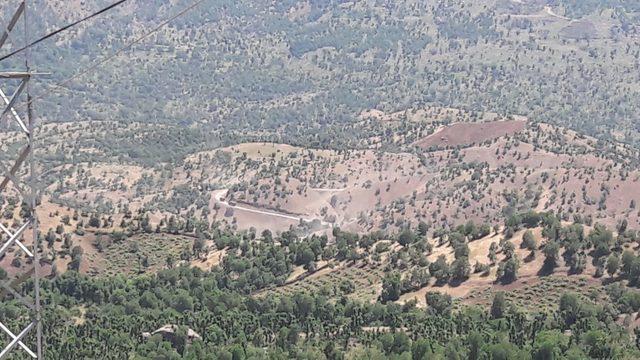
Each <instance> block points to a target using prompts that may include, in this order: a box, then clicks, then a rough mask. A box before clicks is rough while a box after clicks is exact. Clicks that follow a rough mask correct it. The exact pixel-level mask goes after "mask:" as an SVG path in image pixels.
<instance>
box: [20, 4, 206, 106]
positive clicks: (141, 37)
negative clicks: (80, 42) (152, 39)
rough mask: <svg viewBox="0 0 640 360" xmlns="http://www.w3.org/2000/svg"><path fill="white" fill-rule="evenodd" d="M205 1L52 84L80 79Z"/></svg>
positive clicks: (34, 98)
mask: <svg viewBox="0 0 640 360" xmlns="http://www.w3.org/2000/svg"><path fill="white" fill-rule="evenodd" d="M203 2H205V0H197V1H195V2H193V3H192V4H191V5H189V6H187V7H185V8H184V9H182V10H180V11H179V12H177V13H176V14H174V15H172V16H170V17H168V18H167V19H165V20H163V21H162V22H160V23H159V24H158V25H156V26H155V27H154V28H152V29H151V30H149V31H148V32H146V33H144V34H143V35H141V36H140V37H138V38H136V39H134V40H132V41H131V42H129V43H127V44H126V45H124V46H123V47H121V48H120V49H118V50H117V51H115V52H114V53H113V54H111V55H109V56H107V57H106V58H104V59H102V60H100V61H98V62H96V63H94V64H92V65H91V66H89V67H87V68H86V69H84V70H81V71H79V72H77V73H76V74H74V75H72V76H71V77H69V78H67V79H65V80H62V81H60V82H57V83H55V84H51V86H54V87H63V86H65V85H66V84H68V83H70V82H71V81H73V80H76V79H78V78H80V77H82V76H84V75H86V74H88V73H90V72H92V71H94V70H95V69H97V68H98V67H100V66H102V65H104V64H106V63H107V62H109V61H111V60H113V59H115V58H116V57H118V56H120V55H121V54H122V53H124V52H125V51H127V50H128V49H130V48H131V47H133V46H134V45H136V44H138V43H140V42H142V41H143V40H145V39H147V38H148V37H149V36H151V35H153V34H155V33H156V32H158V31H159V30H160V29H162V28H163V27H165V26H166V25H168V24H169V23H171V22H172V21H174V20H176V19H178V18H179V17H181V16H183V15H185V14H187V13H188V12H189V11H191V10H193V9H194V8H196V7H197V6H198V5H200V4H202V3H203ZM44 97H45V96H44V95H41V96H36V97H33V98H32V99H31V100H29V101H27V102H26V103H21V104H20V106H25V105H29V104H32V103H33V102H35V101H37V100H40V99H42V98H44ZM16 107H18V106H16Z"/></svg>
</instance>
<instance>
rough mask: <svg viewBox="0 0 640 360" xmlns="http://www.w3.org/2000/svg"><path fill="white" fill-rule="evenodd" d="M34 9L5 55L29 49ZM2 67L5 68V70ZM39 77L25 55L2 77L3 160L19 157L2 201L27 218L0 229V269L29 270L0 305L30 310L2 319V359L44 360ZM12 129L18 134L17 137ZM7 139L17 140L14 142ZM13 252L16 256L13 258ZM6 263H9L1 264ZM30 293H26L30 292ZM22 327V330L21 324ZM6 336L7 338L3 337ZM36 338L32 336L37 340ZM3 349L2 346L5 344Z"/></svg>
mask: <svg viewBox="0 0 640 360" xmlns="http://www.w3.org/2000/svg"><path fill="white" fill-rule="evenodd" d="M27 10H28V4H27V2H26V0H23V1H21V2H20V4H19V6H18V9H17V10H16V12H15V13H14V15H13V17H12V18H11V20H10V21H9V24H8V25H6V26H5V27H4V28H2V27H0V31H1V32H2V35H0V50H2V47H3V46H4V45H5V43H7V40H12V43H13V45H14V46H18V44H17V42H18V41H17V39H18V38H20V37H23V38H24V39H23V40H24V44H25V46H27V45H28V44H29V24H28V21H27ZM21 21H22V22H23V23H24V33H23V34H22V36H19V34H18V33H17V32H18V31H17V29H16V27H17V26H18V25H20V24H19V23H20V22H21ZM1 65H2V64H0V66H1ZM35 75H37V74H36V73H34V72H32V71H31V69H30V65H29V51H28V50H27V51H26V52H25V55H24V69H20V70H16V71H4V72H3V71H0V98H1V99H0V108H2V112H1V113H0V130H7V131H6V132H5V133H4V134H2V133H0V136H4V137H3V138H2V139H3V141H1V142H0V156H1V155H4V156H2V157H0V160H3V159H6V158H7V156H8V155H10V154H9V152H13V153H14V154H11V156H12V157H13V159H12V160H13V161H11V162H10V163H9V165H10V167H9V166H5V164H4V163H2V162H0V180H1V182H0V198H2V197H6V196H4V195H12V196H13V195H15V196H18V197H20V198H21V200H22V204H23V209H26V211H23V213H22V214H23V216H22V218H23V219H21V220H16V221H15V222H14V223H16V224H17V225H10V226H5V225H4V224H2V223H0V267H5V270H7V268H9V267H10V266H9V265H6V264H8V263H9V262H8V261H6V260H7V259H6V258H5V257H8V258H14V259H15V258H18V257H19V256H22V255H23V254H24V256H26V258H27V262H26V263H27V265H26V267H18V269H19V270H18V273H17V274H16V268H15V267H12V269H10V270H11V271H7V273H8V274H11V275H10V276H8V277H7V278H8V280H0V287H1V289H0V290H2V291H3V294H4V297H3V298H0V301H7V298H12V299H14V300H15V301H17V302H19V303H20V304H21V305H24V306H25V307H26V310H27V313H28V315H25V316H24V318H22V319H20V321H17V322H16V321H15V320H14V322H13V323H12V324H9V323H8V322H7V319H3V318H1V317H0V330H2V332H3V333H4V334H6V335H7V336H8V337H9V340H8V341H5V342H4V347H3V348H2V351H1V352H0V359H5V358H7V357H8V356H9V355H10V354H11V353H12V352H17V351H22V352H26V354H28V356H30V357H32V358H34V359H42V358H43V353H42V307H41V303H40V275H41V274H40V270H41V269H40V256H39V245H40V241H39V239H38V219H37V215H36V204H37V190H36V164H35V159H34V145H35V143H34V129H35V123H34V119H33V114H32V109H31V102H32V100H31V97H30V94H29V82H30V81H31V80H32V78H33V77H34V76H35ZM6 89H10V90H12V92H11V93H9V92H7V93H5V90H6ZM24 102H26V106H25V107H24V108H25V110H24V111H22V112H23V114H21V113H20V111H18V110H17V106H18V105H19V104H21V103H24ZM11 125H13V127H12V126H11ZM11 129H15V131H12V130H11ZM7 136H9V137H11V138H10V140H11V141H10V142H9V141H7V139H8V138H7ZM4 142H6V143H11V144H12V145H13V144H15V143H16V142H22V143H23V144H21V146H22V147H21V148H19V149H20V150H18V151H17V153H15V147H13V149H11V147H9V146H7V145H5V144H3V143H4ZM10 250H13V252H11V251H10ZM3 258H5V261H1V259H3ZM29 279H31V280H32V282H33V286H28V287H25V288H28V293H25V292H23V291H22V290H20V289H19V288H18V289H16V287H17V286H18V285H20V283H22V282H24V281H27V280H29ZM25 291H26V290H25ZM16 323H17V324H21V325H17V324H16ZM18 326H20V328H19V329H15V328H14V329H10V327H18ZM33 331H35V333H36V334H35V343H33V344H27V343H26V342H27V335H29V334H30V333H32V332H33ZM0 334H1V333H0ZM32 338H33V336H29V339H32ZM0 344H1V342H0Z"/></svg>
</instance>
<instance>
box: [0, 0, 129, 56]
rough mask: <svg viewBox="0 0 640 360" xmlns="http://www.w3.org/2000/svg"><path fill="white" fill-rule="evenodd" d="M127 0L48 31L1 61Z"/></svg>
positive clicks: (120, 0)
mask: <svg viewBox="0 0 640 360" xmlns="http://www.w3.org/2000/svg"><path fill="white" fill-rule="evenodd" d="M127 1H129V0H119V1H116V2H115V3H113V4H111V5H109V6H107V7H105V8H102V9H100V10H99V11H97V12H94V13H93V14H91V15H88V16H85V17H83V18H82V19H80V20H77V21H74V22H72V23H70V24H68V25H65V26H63V27H61V28H59V29H57V30H55V31H52V32H50V33H48V34H47V35H45V36H43V37H41V38H39V39H37V40H35V41H33V42H31V43H29V44H27V45H25V46H23V47H21V48H19V49H17V50H15V51H12V52H10V53H9V54H7V55H4V56H2V57H0V61H3V60H6V59H8V58H10V57H12V56H15V55H17V54H19V53H21V52H23V51H25V50H27V49H29V48H31V47H33V46H35V45H37V44H39V43H41V42H43V41H45V40H47V39H49V38H52V37H54V36H56V35H58V34H60V33H61V32H64V31H67V30H69V29H71V28H72V27H75V26H77V25H79V24H81V23H83V22H85V21H88V20H90V19H92V18H94V17H96V16H98V15H100V14H103V13H105V12H107V11H109V10H111V9H113V8H115V7H118V6H120V5H122V4H124V3H125V2H127Z"/></svg>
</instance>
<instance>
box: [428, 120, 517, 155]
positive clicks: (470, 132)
mask: <svg viewBox="0 0 640 360" xmlns="http://www.w3.org/2000/svg"><path fill="white" fill-rule="evenodd" d="M526 125H527V123H526V121H522V120H509V121H494V122H486V123H456V124H453V125H451V126H448V127H446V128H444V129H441V130H439V131H437V132H436V133H434V134H431V135H429V136H427V137H425V138H423V139H421V140H418V141H417V142H416V143H415V145H417V146H419V147H421V148H423V149H428V148H430V147H440V146H459V145H471V144H477V143H481V142H484V141H487V140H492V139H496V138H499V137H502V136H505V135H512V134H515V133H518V132H520V131H522V130H523V129H524V128H525V126H526Z"/></svg>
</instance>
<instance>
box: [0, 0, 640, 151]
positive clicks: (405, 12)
mask: <svg viewBox="0 0 640 360" xmlns="http://www.w3.org/2000/svg"><path fill="white" fill-rule="evenodd" d="M105 3H107V1H97V2H91V3H88V2H81V1H72V2H61V1H56V0H39V1H37V2H36V4H35V5H34V8H35V10H36V11H37V15H38V17H39V24H40V26H39V30H40V31H42V32H44V30H45V28H46V29H51V28H53V27H56V26H59V25H61V24H63V23H66V22H68V21H69V20H70V19H72V18H77V15H78V14H81V13H86V12H89V11H90V10H93V9H96V8H98V6H99V5H103V4H105ZM188 3H189V2H188V1H187V0H178V1H171V2H167V1H161V0H154V1H145V2H132V3H130V4H128V5H127V6H125V7H123V8H122V9H120V10H118V11H116V12H114V13H112V14H110V15H108V16H107V17H105V18H101V19H99V20H96V21H93V22H92V23H90V24H84V25H83V26H82V27H80V28H79V29H76V30H74V31H73V32H71V33H69V34H66V35H65V36H63V37H62V38H60V39H57V40H56V41H55V42H53V41H50V42H47V43H45V44H42V45H39V46H38V47H37V48H36V49H35V50H34V54H35V55H36V59H37V61H36V63H37V64H38V67H39V68H42V69H46V70H50V71H52V72H53V73H54V75H53V76H52V78H51V79H50V80H49V81H44V82H43V83H42V86H41V87H35V88H34V91H39V92H40V93H42V94H46V95H47V96H46V98H45V99H42V100H41V101H39V103H40V105H39V108H40V109H41V111H40V112H39V113H40V115H41V116H42V117H43V118H44V119H46V120H48V121H74V120H117V121H132V120H137V121H144V122H154V123H155V122H165V123H172V124H183V125H186V124H195V123H197V124H201V125H202V126H204V129H207V131H211V132H222V131H223V130H224V133H225V135H227V134H233V136H236V137H239V138H244V139H245V140H247V138H248V137H250V136H248V135H247V134H246V133H245V132H244V131H242V130H246V129H252V130H256V131H257V130H260V131H261V133H262V134H263V135H264V136H271V140H272V141H284V142H289V143H291V142H293V143H298V144H308V143H310V142H311V143H312V144H314V146H316V147H338V146H343V145H344V144H345V143H349V142H350V136H351V134H352V133H351V132H344V131H340V130H341V129H342V126H343V125H344V124H349V123H352V122H353V121H354V119H356V118H357V116H358V115H359V114H360V113H361V112H362V111H363V110H367V109H372V108H373V109H378V110H383V111H385V112H388V113H392V112H396V111H404V110H409V109H419V108H423V107H425V106H428V105H435V106H443V107H453V108H462V109H467V110H475V111H493V112H500V113H503V114H520V115H524V116H527V117H529V118H531V119H533V120H534V121H544V122H550V123H553V124H556V125H561V126H567V127H571V128H575V129H580V130H581V131H585V132H587V133H589V134H592V135H599V136H602V137H607V138H611V137H614V138H617V139H618V140H622V141H627V142H633V143H637V141H638V132H639V129H638V127H637V124H638V123H640V122H639V121H638V115H637V114H638V109H637V105H636V104H637V101H634V99H636V98H637V97H638V95H639V94H638V92H639V91H640V89H639V88H638V86H637V84H638V80H639V79H638V72H637V71H636V67H637V66H638V61H639V57H640V52H639V50H638V49H639V48H640V46H638V45H639V44H638V41H639V40H638V36H637V35H638V32H637V31H638V25H639V22H640V20H639V14H638V6H637V5H636V4H635V2H632V1H631V2H630V1H618V0H608V1H596V0H594V1H568V0H557V1H550V2H548V4H547V2H543V1H537V0H535V1H534V0H527V1H512V0H482V1H474V2H468V1H460V0H447V1H409V0H403V1H381V0H377V1H330V0H323V1H317V0H313V1H297V0H296V1H278V2H276V3H269V2H255V1H226V0H207V1H205V2H204V3H203V4H202V5H201V6H199V7H198V8H196V9H195V10H194V11H192V12H190V13H188V14H187V15H186V16H184V17H181V18H179V19H178V20H176V21H175V22H173V23H171V24H170V26H168V27H166V28H163V29H162V30H161V31H160V32H159V33H157V34H155V35H153V36H152V37H151V38H150V39H148V40H146V41H144V42H143V43H142V44H139V45H135V46H134V47H133V48H132V49H131V50H130V51H127V52H126V54H125V55H122V56H119V57H118V58H117V59H116V60H115V61H112V62H110V63H108V64H107V65H105V66H101V67H100V69H98V70H96V71H92V72H90V73H89V74H88V75H86V76H83V77H82V78H81V79H78V80H74V81H73V82H72V83H70V84H66V85H65V86H64V87H62V88H60V87H54V86H51V85H50V84H51V83H53V82H55V80H61V79H64V78H67V77H68V76H70V75H71V74H73V73H75V72H77V71H78V70H79V69H82V68H85V67H87V66H89V65H90V64H92V63H95V62H96V61H98V60H99V59H101V58H103V57H104V56H106V55H107V54H111V53H113V52H114V51H115V49H117V48H119V47H120V46H122V45H123V44H125V43H127V42H128V41H130V40H132V39H134V38H136V37H137V36H140V35H141V34H142V33H144V31H146V30H148V29H150V28H151V27H153V26H154V25H155V24H157V23H159V22H160V19H164V18H166V17H168V16H169V15H170V14H173V13H176V12H177V11H178V10H179V9H182V8H183V7H185V6H186V5H187V4H188ZM10 9H11V6H6V7H3V8H2V9H1V10H0V11H1V12H2V13H6V12H9V11H10ZM7 16H8V15H7V14H5V16H4V17H5V18H6V17H7ZM604 64H606V66H605V65H604ZM236 131H238V132H236ZM254 139H255V138H254ZM329 140H331V141H329Z"/></svg>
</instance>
